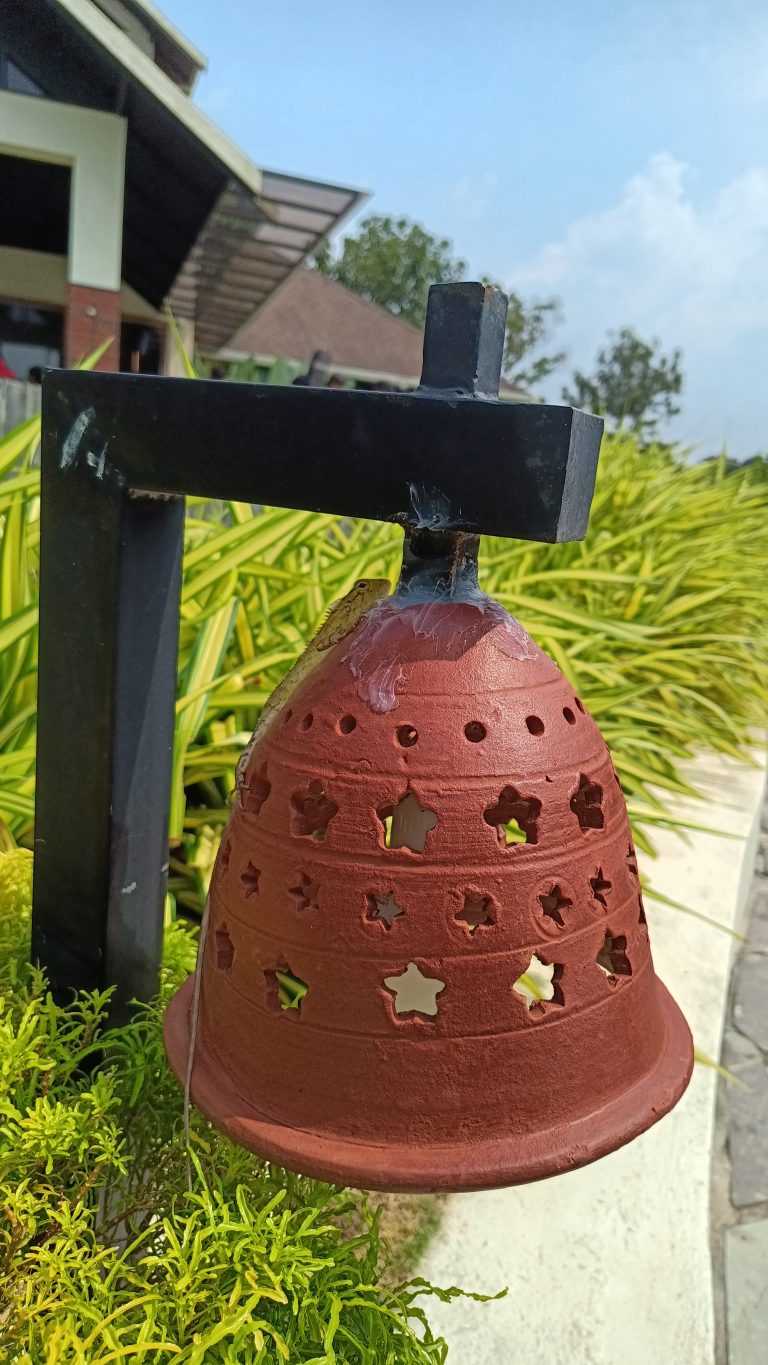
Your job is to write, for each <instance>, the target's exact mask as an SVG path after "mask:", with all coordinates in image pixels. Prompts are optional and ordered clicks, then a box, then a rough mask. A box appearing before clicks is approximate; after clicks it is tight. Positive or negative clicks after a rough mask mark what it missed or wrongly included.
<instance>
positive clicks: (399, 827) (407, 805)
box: [378, 792, 437, 853]
mask: <svg viewBox="0 0 768 1365" xmlns="http://www.w3.org/2000/svg"><path fill="white" fill-rule="evenodd" d="M378 816H379V819H380V820H381V823H382V824H383V826H384V843H385V845H386V847H387V848H410V849H411V850H412V852H413V853H423V852H424V845H425V843H426V841H427V835H428V834H429V831H430V830H431V829H434V828H435V825H436V824H437V815H436V814H435V812H434V811H433V810H427V808H426V806H422V804H421V802H420V801H419V798H418V796H417V795H416V793H415V792H406V794H405V796H401V798H400V800H399V801H398V803H397V805H396V806H382V807H381V809H380V810H379V811H378Z"/></svg>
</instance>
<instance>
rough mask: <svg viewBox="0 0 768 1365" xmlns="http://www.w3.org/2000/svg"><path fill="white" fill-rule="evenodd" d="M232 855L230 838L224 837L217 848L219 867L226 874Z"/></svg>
mask: <svg viewBox="0 0 768 1365" xmlns="http://www.w3.org/2000/svg"><path fill="white" fill-rule="evenodd" d="M231 856H232V840H231V839H226V840H225V841H224V843H223V844H222V845H221V847H220V848H219V867H220V868H221V870H222V872H223V873H224V874H225V875H226V873H227V872H228V871H229V860H230V858H231Z"/></svg>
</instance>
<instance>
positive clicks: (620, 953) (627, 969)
mask: <svg viewBox="0 0 768 1365" xmlns="http://www.w3.org/2000/svg"><path fill="white" fill-rule="evenodd" d="M595 962H596V963H597V965H598V967H599V968H600V970H601V972H605V975H606V976H631V975H632V966H631V963H630V961H629V958H628V957H627V940H626V938H625V937H624V935H623V934H621V935H620V936H619V937H617V938H614V937H613V934H610V933H606V935H605V939H604V941H603V945H602V947H601V948H600V950H599V952H598V954H597V957H596V958H595Z"/></svg>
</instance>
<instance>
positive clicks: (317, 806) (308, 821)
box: [291, 778, 339, 843]
mask: <svg viewBox="0 0 768 1365" xmlns="http://www.w3.org/2000/svg"><path fill="white" fill-rule="evenodd" d="M338 809H339V808H338V806H337V805H336V802H335V801H332V800H331V798H330V797H329V796H326V793H325V788H324V787H323V784H322V782H319V781H318V780H317V779H316V778H315V779H314V780H313V781H312V782H310V784H309V786H308V787H307V788H306V790H305V791H301V792H295V793H294V795H293V796H292V797H291V833H292V834H296V835H298V836H299V837H303V838H307V837H309V838H310V839H316V840H317V842H318V843H322V841H323V839H324V838H325V836H326V833H327V831H328V826H329V824H330V823H331V820H332V819H333V817H334V815H336V814H337V813H338Z"/></svg>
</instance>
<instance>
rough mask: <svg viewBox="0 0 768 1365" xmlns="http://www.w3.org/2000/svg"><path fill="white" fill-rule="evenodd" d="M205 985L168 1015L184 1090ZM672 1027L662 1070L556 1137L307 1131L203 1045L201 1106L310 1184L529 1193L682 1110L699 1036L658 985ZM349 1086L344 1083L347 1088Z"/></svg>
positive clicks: (197, 1066)
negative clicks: (419, 1138)
mask: <svg viewBox="0 0 768 1365" xmlns="http://www.w3.org/2000/svg"><path fill="white" fill-rule="evenodd" d="M194 983H195V977H194V976H191V977H189V978H188V980H187V981H186V982H185V983H184V985H183V986H182V987H181V989H180V990H179V991H177V993H176V994H175V996H174V997H173V999H172V1000H171V1002H170V1004H169V1005H168V1007H167V1009H166V1012H165V1022H164V1029H165V1046H166V1051H167V1054H168V1059H169V1061H170V1064H171V1068H172V1070H173V1072H174V1074H175V1075H176V1077H177V1079H178V1080H179V1081H180V1082H181V1083H182V1084H183V1081H184V1076H185V1073H186V1069H187V1060H188V1055H189V1045H190V1020H191V1011H192V1007H193V997H194ZM656 987H657V991H658V1011H659V1015H660V1017H661V1020H662V1022H663V1026H664V1039H663V1044H662V1047H661V1049H660V1052H659V1055H658V1061H657V1063H656V1065H655V1066H654V1067H652V1068H651V1070H650V1071H647V1072H645V1073H644V1074H643V1075H641V1076H640V1077H639V1078H638V1079H637V1080H636V1082H635V1083H634V1084H633V1085H632V1086H631V1087H630V1088H629V1089H627V1090H623V1091H622V1092H620V1093H619V1094H618V1095H616V1097H615V1098H614V1099H612V1100H611V1101H610V1102H609V1103H607V1104H604V1105H602V1106H600V1108H598V1109H597V1110H596V1111H594V1112H593V1113H589V1114H586V1115H582V1116H580V1117H577V1118H573V1119H569V1120H568V1121H566V1122H564V1123H560V1124H558V1125H555V1126H553V1127H551V1128H549V1129H546V1128H545V1129H537V1130H535V1131H532V1132H529V1133H520V1132H513V1133H510V1134H509V1136H506V1137H494V1138H492V1139H489V1140H488V1141H483V1140H482V1139H480V1140H474V1141H472V1142H471V1143H468V1142H467V1140H466V1138H464V1139H462V1140H460V1141H456V1142H446V1143H434V1142H429V1143H418V1142H412V1141H407V1142H398V1141H390V1140H387V1141H382V1142H378V1143H376V1142H364V1141H358V1140H350V1139H348V1138H343V1137H334V1136H330V1135H329V1134H328V1133H327V1132H325V1133H317V1132H312V1131H310V1130H308V1129H299V1128H295V1127H292V1126H290V1125H285V1124H282V1123H280V1122H278V1121H277V1120H276V1119H271V1118H269V1117H267V1116H266V1115H265V1114H262V1113H260V1112H259V1111H258V1110H257V1109H256V1108H255V1107H254V1106H253V1105H252V1104H249V1103H247V1102H246V1101H245V1100H244V1099H243V1098H242V1096H241V1095H239V1094H238V1092H237V1089H236V1088H235V1086H234V1085H233V1084H232V1082H231V1081H230V1080H229V1078H228V1077H227V1075H226V1073H225V1072H224V1070H223V1069H222V1066H221V1063H220V1062H219V1061H218V1059H217V1058H215V1057H214V1056H212V1055H211V1054H210V1052H208V1051H206V1048H205V1043H204V1040H203V1041H202V1042H201V1043H198V1046H197V1048H196V1051H195V1063H194V1071H193V1077H192V1100H193V1102H194V1103H195V1105H196V1106H197V1107H198V1108H199V1109H200V1111H201V1112H202V1113H203V1114H204V1115H205V1117H206V1118H207V1119H209V1120H210V1122H211V1123H213V1124H214V1126H215V1127H216V1128H218V1129H219V1130H220V1131H221V1132H223V1133H225V1134H226V1135H227V1136H228V1137H229V1138H231V1139H232V1141H233V1142H235V1143H237V1144H238V1145H239V1146H241V1147H245V1148H247V1149H248V1150H249V1151H251V1152H253V1153H255V1154H256V1155H257V1156H260V1157H262V1158H264V1159H265V1160H267V1161H273V1162H275V1163H276V1164H277V1165H280V1166H285V1167H287V1168H288V1169H289V1170H294V1171H297V1172H299V1173H300V1174H302V1175H305V1176H309V1177H311V1178H313V1179H316V1180H326V1181H330V1182H331V1183H333V1184H340V1185H351V1186H353V1187H356V1188H360V1189H371V1190H384V1191H388V1192H395V1193H433V1192H444V1193H464V1192H469V1191H471V1190H489V1189H498V1188H502V1187H505V1186H509V1185H522V1184H528V1183H531V1182H533V1181H536V1180H543V1179H546V1178H547V1177H549V1176H552V1175H560V1174H562V1173H564V1172H565V1171H569V1170H575V1169H577V1168H578V1167H579V1166H586V1165H588V1164H589V1163H590V1162H593V1161H597V1160H598V1159H599V1158H600V1157H603V1156H607V1155H608V1154H609V1153H610V1152H612V1151H614V1150H615V1149H616V1148H618V1147H621V1146H623V1145H624V1144H626V1143H627V1142H631V1141H632V1140H633V1139H634V1138H636V1137H639V1135H640V1134H641V1133H644V1132H645V1131H646V1130H647V1129H648V1128H650V1127H652V1126H653V1124H654V1123H657V1122H658V1120H659V1119H662V1118H663V1117H664V1116H665V1114H667V1113H669V1111H670V1110H671V1109H672V1108H673V1107H674V1106H675V1104H676V1103H677V1101H678V1100H679V1099H680V1097H681V1095H682V1094H683V1092H684V1091H685V1089H686V1087H687V1085H688V1082H689V1080H690V1078H691V1073H692V1070H693V1042H692V1038H691V1033H690V1029H689V1028H688V1025H687V1023H686V1021H685V1018H684V1016H683V1014H682V1012H681V1010H680V1009H679V1007H678V1005H677V1004H676V1003H675V1001H674V1000H673V998H672V996H671V995H670V994H669V991H668V990H667V989H666V987H665V986H664V985H663V984H662V982H661V981H659V980H658V978H657V980H656ZM343 1084H344V1077H343V1075H340V1076H339V1085H343Z"/></svg>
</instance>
